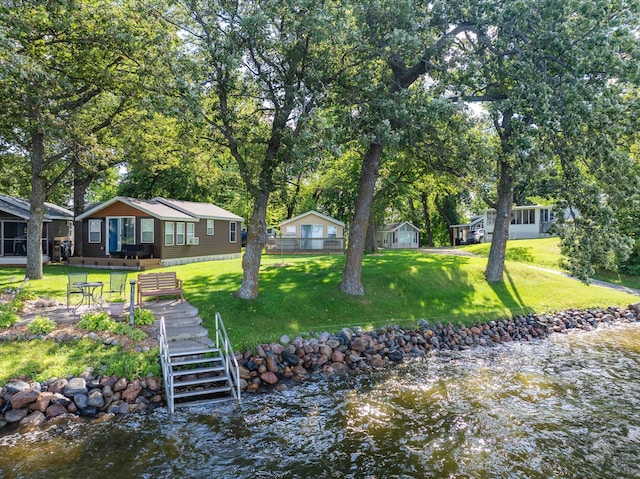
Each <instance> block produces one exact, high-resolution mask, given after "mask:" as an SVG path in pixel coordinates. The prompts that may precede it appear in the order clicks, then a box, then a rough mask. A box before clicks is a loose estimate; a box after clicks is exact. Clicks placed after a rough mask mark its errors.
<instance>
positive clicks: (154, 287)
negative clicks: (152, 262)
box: [138, 271, 184, 304]
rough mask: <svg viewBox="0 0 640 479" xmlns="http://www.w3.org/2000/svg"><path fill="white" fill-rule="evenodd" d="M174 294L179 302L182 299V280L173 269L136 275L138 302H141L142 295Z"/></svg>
mask: <svg viewBox="0 0 640 479" xmlns="http://www.w3.org/2000/svg"><path fill="white" fill-rule="evenodd" d="M174 294H175V295H176V296H177V297H179V298H180V302H183V301H184V296H183V295H182V280H181V279H178V278H177V277H176V273H175V271H167V272H164V273H146V274H139V275H138V304H141V303H142V298H143V297H144V296H169V295H171V296H172V295H174Z"/></svg>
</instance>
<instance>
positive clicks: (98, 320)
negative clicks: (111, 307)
mask: <svg viewBox="0 0 640 479" xmlns="http://www.w3.org/2000/svg"><path fill="white" fill-rule="evenodd" d="M115 325H116V323H115V321H113V320H112V319H111V316H109V315H108V314H107V313H105V312H102V311H101V312H98V313H87V314H85V315H83V316H82V319H81V320H80V322H79V323H78V327H79V328H81V329H86V330H87V331H110V330H111V329H112V328H114V327H115Z"/></svg>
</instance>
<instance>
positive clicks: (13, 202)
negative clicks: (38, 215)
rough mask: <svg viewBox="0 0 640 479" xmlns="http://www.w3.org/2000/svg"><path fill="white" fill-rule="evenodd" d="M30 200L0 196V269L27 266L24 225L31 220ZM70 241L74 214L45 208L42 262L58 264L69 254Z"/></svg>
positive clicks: (25, 227) (56, 208) (45, 206)
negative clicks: (1, 266) (55, 262)
mask: <svg viewBox="0 0 640 479" xmlns="http://www.w3.org/2000/svg"><path fill="white" fill-rule="evenodd" d="M30 211H31V204H30V202H29V200H25V199H22V198H18V197H16V196H8V195H0V265H12V266H25V265H26V264H27V222H28V221H29V219H30V218H31V212H30ZM72 240H73V212H72V211H70V210H68V209H66V208H62V207H61V206H58V205H54V204H53V203H45V204H44V219H43V225H42V262H43V263H48V262H49V261H54V260H59V259H60V258H61V256H63V255H66V254H68V251H69V250H68V248H69V247H70V244H71V241H72Z"/></svg>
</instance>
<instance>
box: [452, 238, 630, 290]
mask: <svg viewBox="0 0 640 479" xmlns="http://www.w3.org/2000/svg"><path fill="white" fill-rule="evenodd" d="M559 242H560V240H559V239H558V238H542V239H530V240H511V241H508V242H507V260H510V261H519V262H523V263H529V264H533V265H536V266H540V267H543V268H549V269H555V270H558V271H562V268H561V267H560V259H561V256H560V246H559ZM490 247H491V244H490V243H481V244H474V245H468V246H462V247H461V249H463V250H465V251H469V252H470V253H473V254H477V255H479V256H482V257H488V256H489V248H490ZM594 279H600V280H602V281H608V282H610V283H615V284H619V285H622V286H627V287H629V288H634V289H640V277H638V276H630V275H628V274H620V273H614V272H611V271H605V270H600V271H597V272H596V275H595V276H594Z"/></svg>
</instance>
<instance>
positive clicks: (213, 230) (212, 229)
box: [207, 220, 216, 236]
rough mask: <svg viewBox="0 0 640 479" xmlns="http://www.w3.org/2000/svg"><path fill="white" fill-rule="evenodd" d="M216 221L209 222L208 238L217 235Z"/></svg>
mask: <svg viewBox="0 0 640 479" xmlns="http://www.w3.org/2000/svg"><path fill="white" fill-rule="evenodd" d="M215 225H216V223H215V220H207V236H213V235H214V234H215V233H216V227H215Z"/></svg>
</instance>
